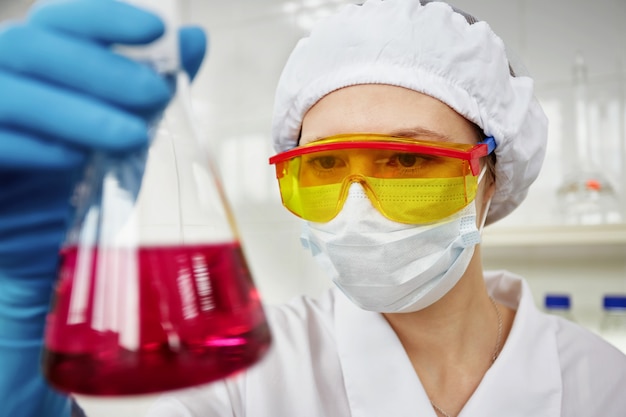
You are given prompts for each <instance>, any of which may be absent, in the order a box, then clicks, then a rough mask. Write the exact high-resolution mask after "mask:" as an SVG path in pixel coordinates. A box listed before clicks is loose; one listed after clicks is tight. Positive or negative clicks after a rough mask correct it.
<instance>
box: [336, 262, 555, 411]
mask: <svg viewBox="0 0 626 417" xmlns="http://www.w3.org/2000/svg"><path fill="white" fill-rule="evenodd" d="M486 280H487V286H488V289H489V292H490V293H491V294H492V295H493V296H494V297H495V298H496V300H498V301H500V302H502V303H503V304H505V305H508V306H510V307H512V308H514V309H516V310H517V314H516V317H515V321H514V323H513V328H512V329H511V332H510V334H509V337H508V339H507V341H506V343H505V345H504V347H503V349H502V351H501V353H500V356H499V357H498V359H497V360H496V362H495V363H494V364H493V366H492V367H491V368H490V369H489V370H488V371H487V373H486V374H485V376H484V377H483V380H482V381H481V383H480V385H479V386H478V388H477V389H476V391H475V392H474V394H473V395H472V397H471V398H470V399H469V401H468V402H467V403H466V405H465V407H464V408H463V410H462V411H461V413H460V414H459V416H458V417H473V416H482V417H492V416H493V417H501V416H507V417H522V416H523V417H527V416H533V417H555V416H560V415H561V397H562V384H561V372H560V366H559V357H558V350H557V342H556V336H555V329H554V328H553V327H552V326H554V324H553V322H552V321H550V320H546V318H545V316H542V315H541V313H540V312H539V311H538V310H537V308H536V307H535V305H534V302H533V299H532V296H531V292H530V289H529V288H528V285H527V284H526V283H525V282H524V281H523V280H522V279H521V278H519V277H516V276H514V275H512V274H509V273H504V272H498V273H494V274H489V275H488V276H486ZM335 325H336V332H337V333H336V334H337V346H338V349H339V356H340V358H341V366H342V371H343V376H344V382H345V388H346V393H347V396H348V401H349V402H350V408H351V410H352V417H380V416H394V417H415V416H420V417H437V415H436V413H435V411H434V410H433V408H432V406H431V405H430V401H429V399H428V396H427V395H426V393H425V391H424V388H423V387H422V385H421V383H420V381H419V378H418V377H417V375H416V374H415V372H414V371H413V366H412V365H411V362H410V360H409V358H408V356H407V355H406V353H405V351H404V348H403V347H402V344H401V343H400V341H399V339H398V338H397V336H396V334H395V333H394V331H393V330H392V328H391V326H389V324H388V323H387V321H386V320H385V319H384V317H383V316H382V315H380V314H378V313H373V312H369V311H364V310H361V309H359V308H357V307H355V306H354V305H353V304H352V303H351V302H350V301H349V300H348V299H347V298H346V297H345V296H344V295H343V294H338V295H337V306H336V322H335Z"/></svg>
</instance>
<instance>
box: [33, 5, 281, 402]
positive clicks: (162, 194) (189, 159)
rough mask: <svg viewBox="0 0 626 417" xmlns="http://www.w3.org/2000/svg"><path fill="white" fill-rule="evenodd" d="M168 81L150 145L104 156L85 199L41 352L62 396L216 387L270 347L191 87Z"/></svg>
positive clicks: (179, 74)
mask: <svg viewBox="0 0 626 417" xmlns="http://www.w3.org/2000/svg"><path fill="white" fill-rule="evenodd" d="M158 3H162V4H165V3H167V2H164V1H163V0H158ZM177 54H178V51H176V56H177ZM161 64H162V63H161ZM161 64H159V65H161ZM165 67H167V66H165ZM176 68H177V66H176ZM167 76H168V77H170V78H171V81H172V83H173V84H174V85H175V86H176V95H175V98H174V99H173V100H172V102H171V103H170V105H169V107H168V108H167V109H166V111H165V112H164V114H163V116H162V118H161V119H160V121H159V122H158V123H155V124H154V128H153V132H152V140H151V142H150V145H149V146H148V147H146V148H145V149H141V150H138V151H137V152H135V153H134V154H132V155H127V154H125V155H112V154H101V153H100V154H96V155H94V156H93V158H92V160H91V163H90V164H89V166H88V168H87V170H86V173H85V178H84V180H83V181H82V182H81V183H80V184H79V186H78V188H77V192H76V218H75V220H74V223H73V225H72V226H71V228H70V230H69V231H68V233H67V237H66V241H65V243H64V245H63V247H62V251H61V264H60V268H59V277H58V281H57V285H56V290H55V294H54V299H53V303H52V306H51V309H50V312H49V314H48V318H47V323H46V331H45V346H44V352H43V371H44V374H45V376H46V378H47V379H48V381H49V382H50V383H51V384H52V385H53V386H54V387H56V388H57V389H59V390H62V391H65V392H73V393H80V394H86V395H133V394H144V393H152V392H160V391H166V390H172V389H178V388H183V387H188V386H192V385H198V384H203V383H208V382H211V381H215V380H217V379H221V378H224V377H226V376H229V375H232V374H234V373H236V372H238V371H240V370H242V369H244V368H246V367H248V366H250V365H252V364H253V363H255V362H256V361H258V360H259V359H260V358H261V357H262V356H263V354H264V353H265V352H266V350H267V348H268V346H269V344H270V339H271V337H270V332H269V329H268V326H267V323H266V320H265V315H264V312H263V309H262V305H261V302H260V299H259V297H258V294H257V291H256V288H255V286H254V284H253V281H252V278H251V276H250V273H249V270H248V267H247V266H246V260H245V257H244V254H243V252H242V249H241V246H240V242H239V238H238V234H237V229H236V225H235V223H234V221H233V216H232V215H231V211H230V209H229V207H228V204H227V202H226V199H225V196H224V192H223V189H222V186H221V183H220V180H219V178H218V176H217V173H216V170H215V167H214V164H213V162H212V160H211V158H210V152H208V151H207V149H206V148H205V146H206V145H205V144H204V143H203V142H202V141H200V140H199V137H198V134H197V131H196V129H195V126H194V123H193V120H192V118H191V116H192V113H191V111H190V97H189V80H188V78H187V76H186V74H185V73H184V72H183V71H176V70H174V71H172V70H168V74H167Z"/></svg>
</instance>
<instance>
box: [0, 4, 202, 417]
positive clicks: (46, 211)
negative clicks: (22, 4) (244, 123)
mask: <svg viewBox="0 0 626 417" xmlns="http://www.w3.org/2000/svg"><path fill="white" fill-rule="evenodd" d="M163 30H164V27H163V23H162V21H161V20H160V19H158V18H157V17H155V16H154V15H152V14H149V13H147V12H144V11H141V10H138V9H136V8H134V7H132V6H129V5H127V4H125V3H121V2H117V1H112V0H53V1H49V2H46V3H43V4H40V5H38V6H35V7H34V8H33V9H32V11H31V13H30V14H29V16H28V18H27V19H26V20H25V21H24V22H20V23H14V24H4V25H0V417H9V416H10V417H16V416H19V417H48V416H50V417H57V416H64V417H65V416H69V414H70V405H69V401H68V400H67V398H66V397H65V396H63V395H60V394H58V393H56V392H54V391H53V390H52V389H50V388H49V387H48V386H47V384H46V383H45V381H44V380H43V378H42V377H41V375H40V364H39V362H40V358H39V356H40V349H41V345H42V336H43V328H44V320H45V315H46V312H47V310H48V304H49V301H50V296H51V291H52V286H53V283H54V281H55V279H56V269H57V263H58V250H59V247H60V245H61V243H62V241H63V238H64V232H65V230H66V227H67V223H68V220H69V218H70V216H71V208H70V205H69V197H70V194H71V192H72V189H73V187H74V184H75V181H76V180H77V179H78V177H79V175H80V172H81V168H82V167H83V165H84V162H85V160H86V156H87V155H88V154H89V153H90V151H91V150H93V149H99V150H105V151H107V150H113V151H121V152H123V151H126V150H132V149H135V148H137V147H139V146H142V145H144V144H145V143H146V141H147V121H148V120H150V118H152V117H154V115H156V114H157V113H158V112H160V111H161V110H162V109H163V108H164V106H165V105H166V104H167V102H168V100H169V99H170V98H171V91H170V88H169V86H168V84H167V82H166V81H165V80H164V79H163V78H161V77H160V76H158V75H157V74H156V73H155V72H153V71H152V70H151V69H150V68H148V67H147V66H145V65H141V64H138V63H135V62H133V61H131V60H129V59H126V58H124V57H122V56H119V55H116V54H114V53H113V52H111V50H110V49H109V46H110V45H111V44H145V43H149V42H151V41H153V40H154V39H156V38H158V37H159V36H160V35H161V34H162V33H163ZM180 35H181V36H180V39H181V54H182V62H183V65H184V67H185V69H186V71H187V72H188V73H189V74H190V75H191V76H192V77H193V76H194V75H195V73H196V72H197V70H198V69H199V67H200V64H201V62H202V58H203V56H204V53H205V48H206V38H205V35H204V32H203V31H202V30H201V29H199V28H185V29H183V30H181V32H180Z"/></svg>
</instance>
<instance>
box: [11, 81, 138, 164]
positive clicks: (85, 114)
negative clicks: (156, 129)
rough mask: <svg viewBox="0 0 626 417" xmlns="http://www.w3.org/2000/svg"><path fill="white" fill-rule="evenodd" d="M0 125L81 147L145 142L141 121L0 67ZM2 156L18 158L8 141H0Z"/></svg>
mask: <svg viewBox="0 0 626 417" xmlns="http://www.w3.org/2000/svg"><path fill="white" fill-rule="evenodd" d="M0 91H2V97H0V127H2V128H3V129H12V130H20V131H27V132H30V133H31V134H34V135H36V136H38V135H42V136H44V137H46V138H50V139H56V140H58V141H60V142H68V143H70V144H73V145H77V146H80V147H85V148H94V149H101V150H105V151H122V150H128V149H133V148H137V147H139V146H142V145H144V144H145V143H146V142H147V140H148V133H147V129H148V127H147V122H146V121H145V120H144V119H143V118H141V117H138V116H136V115H134V114H132V113H127V112H124V111H123V110H121V109H119V108H116V107H114V106H111V105H108V104H106V103H103V102H100V101H97V100H95V99H93V98H92V97H88V96H85V95H82V94H80V93H74V92H71V91H68V90H66V89H63V88H59V87H55V86H52V85H49V84H46V83H43V82H38V81H35V80H32V79H27V78H23V77H19V76H16V75H14V74H10V73H6V72H2V71H0ZM0 154H4V156H3V158H5V159H14V158H24V157H25V155H24V153H23V152H22V150H21V148H20V147H19V146H17V147H16V146H15V142H14V141H8V142H7V143H2V142H0Z"/></svg>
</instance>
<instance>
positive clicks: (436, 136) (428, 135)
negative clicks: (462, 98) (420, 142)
mask: <svg viewBox="0 0 626 417" xmlns="http://www.w3.org/2000/svg"><path fill="white" fill-rule="evenodd" d="M389 135H391V136H398V137H401V138H413V139H430V140H436V141H438V142H454V140H453V139H452V138H451V137H450V136H448V135H445V134H443V133H440V132H435V131H434V130H430V129H426V128H423V127H419V126H418V127H413V128H409V129H399V130H394V131H392V132H390V133H389Z"/></svg>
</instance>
